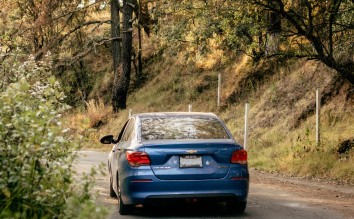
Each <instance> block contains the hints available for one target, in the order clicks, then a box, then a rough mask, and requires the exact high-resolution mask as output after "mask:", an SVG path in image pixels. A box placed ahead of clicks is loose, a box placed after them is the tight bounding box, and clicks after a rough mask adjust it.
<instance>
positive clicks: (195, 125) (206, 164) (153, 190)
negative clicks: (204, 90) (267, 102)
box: [101, 113, 249, 215]
mask: <svg viewBox="0 0 354 219" xmlns="http://www.w3.org/2000/svg"><path fill="white" fill-rule="evenodd" d="M101 143H103V144H114V145H113V148H112V151H111V152H110V154H109V157H108V171H109V176H110V195H111V196H112V197H114V196H115V197H118V199H119V207H120V208H119V213H120V214H122V215H124V214H130V213H133V210H134V207H135V206H146V205H149V204H155V203H166V202H168V201H184V202H188V203H189V202H199V201H200V202H202V201H217V202H226V205H227V207H228V209H229V210H230V211H233V212H243V211H244V210H245V208H246V204H247V196H248V187H249V174H248V167H247V152H246V151H245V150H244V149H243V147H242V146H241V145H239V144H238V143H237V142H236V141H235V140H234V139H233V137H232V135H231V133H230V131H229V130H228V129H227V128H226V126H225V124H224V123H223V122H222V121H221V120H220V119H219V118H218V117H217V116H216V115H215V114H212V113H142V114H136V115H133V116H132V117H131V118H130V119H129V120H128V121H127V122H126V123H125V125H124V127H123V128H122V130H121V132H120V133H119V135H118V136H117V137H116V138H115V137H114V136H113V135H107V136H105V137H103V138H101Z"/></svg>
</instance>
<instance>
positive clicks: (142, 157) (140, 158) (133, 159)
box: [125, 151, 150, 167]
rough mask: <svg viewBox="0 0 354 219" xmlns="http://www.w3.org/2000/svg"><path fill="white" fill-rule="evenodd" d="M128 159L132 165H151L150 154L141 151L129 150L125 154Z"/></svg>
mask: <svg viewBox="0 0 354 219" xmlns="http://www.w3.org/2000/svg"><path fill="white" fill-rule="evenodd" d="M125 155H126V158H127V161H128V163H129V165H130V166H132V167H140V166H148V165H150V158H149V155H148V154H147V153H145V152H140V151H127V153H126V154H125Z"/></svg>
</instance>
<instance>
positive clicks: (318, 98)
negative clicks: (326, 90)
mask: <svg viewBox="0 0 354 219" xmlns="http://www.w3.org/2000/svg"><path fill="white" fill-rule="evenodd" d="M320 115H321V94H320V92H319V91H318V89H317V90H316V144H317V145H319V144H320V143H321V135H320Z"/></svg>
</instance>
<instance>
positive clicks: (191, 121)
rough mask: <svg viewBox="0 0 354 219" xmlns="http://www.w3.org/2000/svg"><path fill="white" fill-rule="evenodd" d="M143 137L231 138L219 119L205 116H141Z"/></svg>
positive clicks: (154, 138)
mask: <svg viewBox="0 0 354 219" xmlns="http://www.w3.org/2000/svg"><path fill="white" fill-rule="evenodd" d="M141 138H142V140H167V139H230V137H229V135H228V134H227V132H226V130H225V128H224V127H223V125H222V124H221V122H220V121H219V120H218V119H216V118H213V117H205V116H204V117H203V116H201V117H196V116H175V117H173V116H169V117H150V118H141Z"/></svg>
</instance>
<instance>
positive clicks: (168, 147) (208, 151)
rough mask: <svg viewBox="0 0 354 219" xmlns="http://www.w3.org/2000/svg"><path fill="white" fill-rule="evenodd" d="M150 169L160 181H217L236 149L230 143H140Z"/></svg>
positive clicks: (222, 174)
mask: <svg viewBox="0 0 354 219" xmlns="http://www.w3.org/2000/svg"><path fill="white" fill-rule="evenodd" d="M143 147H144V150H145V152H146V153H147V154H148V155H149V157H150V160H151V169H152V171H153V172H154V174H155V176H156V177H157V178H159V179H162V180H202V179H220V178H223V177H225V176H226V174H227V173H228V171H229V167H230V158H231V155H232V153H233V151H235V150H236V149H237V147H239V148H241V146H237V145H236V144H235V143H234V142H233V141H232V140H178V141H176V140H174V141H169V140H164V141H151V142H145V143H144V146H143Z"/></svg>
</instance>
